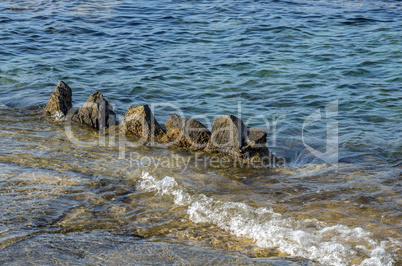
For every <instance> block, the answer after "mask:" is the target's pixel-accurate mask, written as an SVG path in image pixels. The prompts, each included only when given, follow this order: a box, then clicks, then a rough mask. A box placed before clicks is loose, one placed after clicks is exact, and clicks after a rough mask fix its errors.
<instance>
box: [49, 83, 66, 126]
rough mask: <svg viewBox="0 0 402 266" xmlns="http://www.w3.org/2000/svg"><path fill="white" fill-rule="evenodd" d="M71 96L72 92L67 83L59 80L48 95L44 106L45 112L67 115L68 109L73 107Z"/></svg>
mask: <svg viewBox="0 0 402 266" xmlns="http://www.w3.org/2000/svg"><path fill="white" fill-rule="evenodd" d="M72 96H73V92H72V90H71V88H70V87H69V86H68V85H67V83H65V82H63V81H59V83H58V84H57V86H56V89H55V90H54V91H53V93H52V94H51V95H50V99H49V101H48V102H47V104H46V107H45V112H46V113H47V114H49V115H52V116H54V115H56V116H58V117H60V116H62V115H63V116H65V115H67V113H68V111H69V110H70V109H71V108H72V107H73V105H72ZM60 119H61V118H60Z"/></svg>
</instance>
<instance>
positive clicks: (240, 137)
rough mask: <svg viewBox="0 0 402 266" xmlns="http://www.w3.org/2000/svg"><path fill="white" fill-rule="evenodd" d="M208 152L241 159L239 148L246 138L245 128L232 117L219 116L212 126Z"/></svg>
mask: <svg viewBox="0 0 402 266" xmlns="http://www.w3.org/2000/svg"><path fill="white" fill-rule="evenodd" d="M211 134H212V135H211V140H210V142H209V143H208V146H207V148H206V149H207V150H208V151H212V152H214V151H217V152H220V153H224V154H228V155H231V156H234V157H241V156H242V155H241V148H242V147H243V146H244V144H245V142H246V137H247V127H246V126H245V125H244V124H243V122H242V121H241V119H239V118H237V117H235V116H234V115H225V116H219V117H217V118H216V119H215V121H214V123H213V124H212V130H211Z"/></svg>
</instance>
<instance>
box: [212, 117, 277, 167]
mask: <svg viewBox="0 0 402 266" xmlns="http://www.w3.org/2000/svg"><path fill="white" fill-rule="evenodd" d="M211 133H212V135H211V140H210V142H209V143H208V145H207V147H206V151H209V152H219V153H223V154H226V155H230V156H232V157H234V158H235V159H241V160H242V161H245V162H247V163H250V164H255V165H267V166H268V165H269V166H272V165H273V164H274V163H275V161H277V159H276V158H275V156H274V155H273V154H272V153H271V152H270V151H269V150H268V148H267V146H266V145H267V133H266V132H265V131H264V130H262V129H258V128H248V127H246V126H245V125H244V124H243V122H242V121H241V119H239V118H237V117H235V116H233V115H225V116H220V117H218V118H216V119H215V121H214V123H213V125H212V131H211Z"/></svg>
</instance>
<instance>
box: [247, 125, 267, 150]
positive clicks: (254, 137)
mask: <svg viewBox="0 0 402 266" xmlns="http://www.w3.org/2000/svg"><path fill="white" fill-rule="evenodd" d="M246 143H247V144H248V145H250V146H251V147H252V148H262V147H265V146H266V145H267V132H265V131H264V130H262V129H259V128H254V127H252V128H249V129H248V134H247V139H246Z"/></svg>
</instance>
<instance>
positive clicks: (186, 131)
mask: <svg viewBox="0 0 402 266" xmlns="http://www.w3.org/2000/svg"><path fill="white" fill-rule="evenodd" d="M165 127H166V131H167V132H166V141H171V142H174V143H175V144H176V145H177V146H179V147H186V148H190V149H193V150H201V149H204V148H205V147H206V145H207V144H208V142H209V140H210V139H211V132H210V131H209V130H208V129H207V128H206V127H205V126H204V125H203V124H202V123H201V122H199V121H197V120H195V119H192V118H190V119H184V118H181V117H179V116H178V115H176V114H172V115H171V116H170V117H169V119H168V121H167V122H166V123H165Z"/></svg>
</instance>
